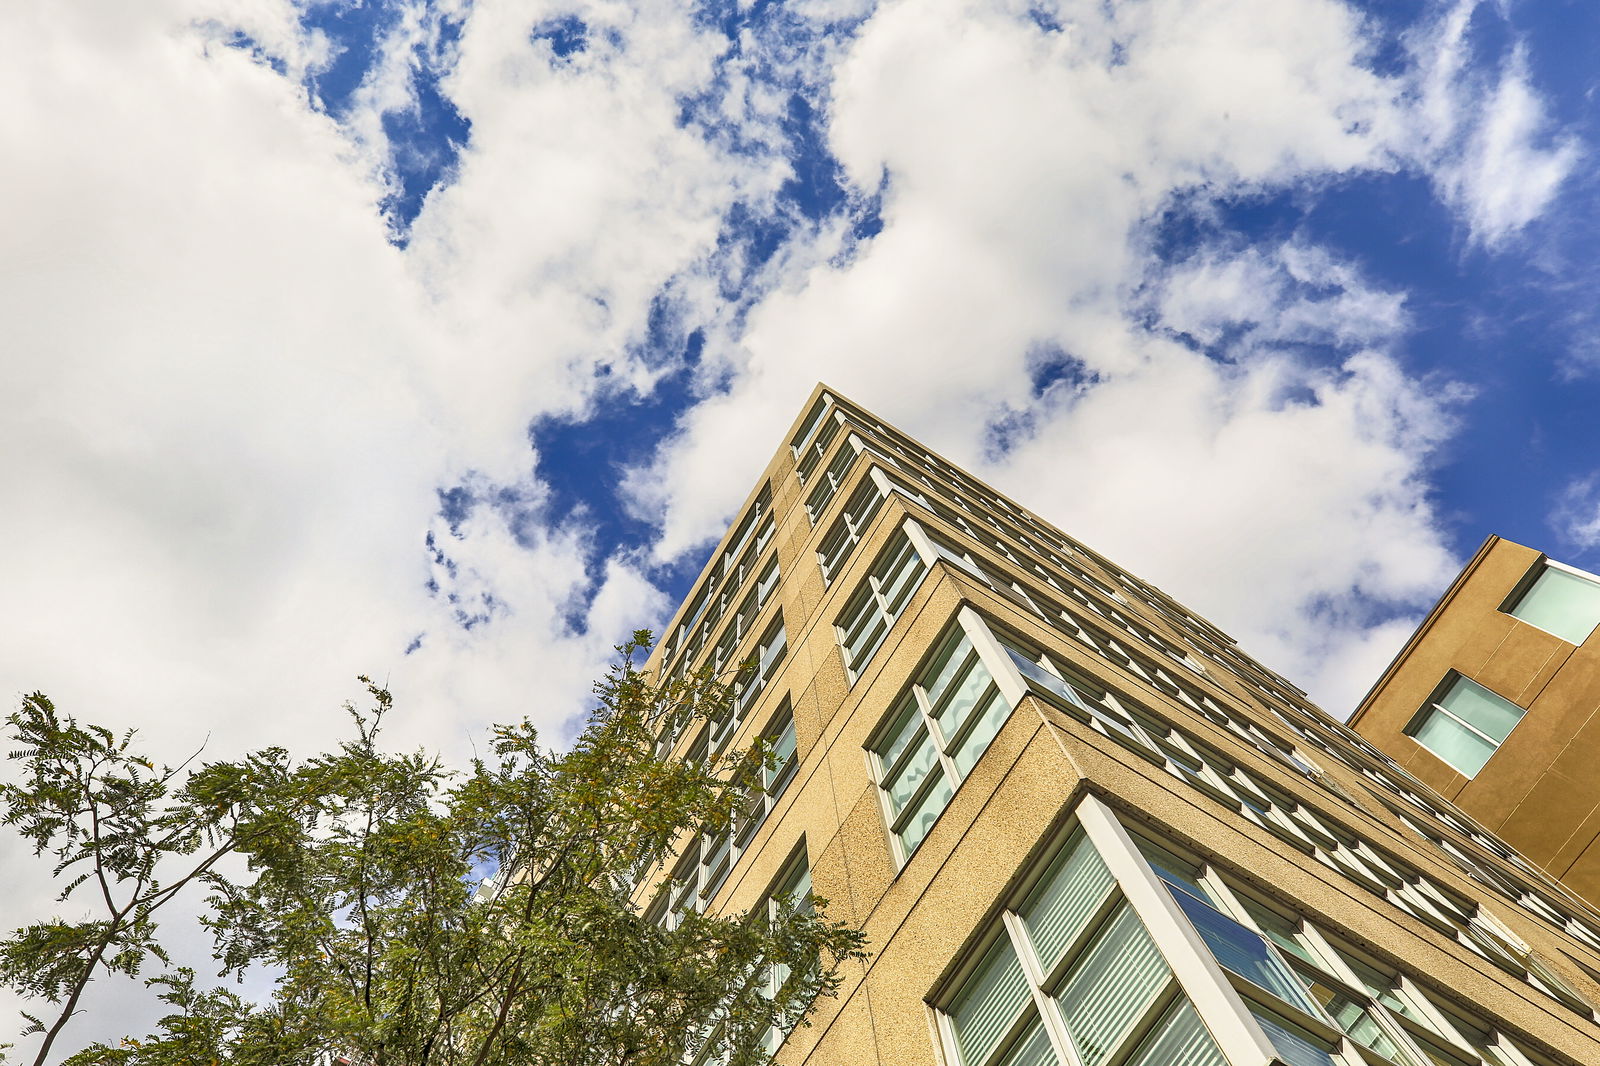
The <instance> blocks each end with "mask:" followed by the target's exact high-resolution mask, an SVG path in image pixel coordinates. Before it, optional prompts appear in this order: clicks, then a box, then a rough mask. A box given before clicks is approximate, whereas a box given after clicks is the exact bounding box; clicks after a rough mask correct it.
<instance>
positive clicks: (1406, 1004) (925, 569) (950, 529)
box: [640, 386, 1600, 1066]
mask: <svg viewBox="0 0 1600 1066" xmlns="http://www.w3.org/2000/svg"><path fill="white" fill-rule="evenodd" d="M705 664H709V665H711V666H713V667H714V668H716V669H718V670H722V671H735V670H737V671H738V674H737V692H738V695H737V697H736V701H735V707H734V710H733V711H732V712H731V714H730V716H729V718H728V720H726V721H723V722H719V723H714V724H712V725H709V726H707V727H705V728H704V729H702V730H701V731H699V732H698V733H696V734H694V735H685V736H682V737H672V738H663V743H664V744H667V745H670V746H671V747H672V750H674V751H675V752H676V753H677V754H678V755H680V756H681V757H683V758H697V759H703V758H709V757H713V756H715V755H716V753H718V752H721V751H726V750H729V748H730V747H737V746H739V745H743V744H748V743H750V741H751V740H752V739H753V738H755V737H758V736H766V737H768V738H770V739H771V740H772V741H773V743H774V747H775V749H776V750H777V751H778V752H779V758H778V765H777V766H776V767H775V768H774V769H773V770H772V771H771V772H770V773H768V774H767V776H766V778H765V780H763V781H762V782H760V783H759V786H758V787H759V790H760V791H759V802H758V803H757V805H756V808H755V811H754V813H753V815H752V816H751V817H750V818H749V819H747V820H746V821H745V822H743V823H742V824H740V825H738V826H736V827H734V828H733V829H731V830H730V831H729V832H728V833H726V834H724V835H722V836H720V837H717V838H705V837H696V838H694V839H686V840H683V841H681V844H680V847H679V849H678V855H677V858H676V860H675V862H674V863H673V864H672V865H670V866H669V867H666V868H663V870H661V871H660V874H661V877H662V881H661V882H660V883H659V884H660V886H664V887H648V886H647V887H645V888H643V889H641V893H640V899H641V901H642V902H644V903H645V904H646V905H648V906H649V907H651V908H652V911H651V913H652V914H653V915H654V916H655V917H656V918H657V920H659V921H662V922H665V923H670V922H672V921H674V920H675V915H676V914H680V913H682V912H683V911H684V910H685V909H689V908H702V909H707V910H712V911H716V912H728V911H736V912H746V911H751V910H756V911H759V909H761V908H765V907H771V906H776V905H779V903H778V902H777V901H781V900H784V899H787V898H791V897H792V896H793V895H794V894H796V893H800V894H804V893H806V892H811V893H814V895H815V896H816V897H818V898H823V899H826V901H827V904H826V906H827V910H828V913H829V914H830V915H832V916H834V917H837V918H841V919H844V920H846V921H848V922H850V923H852V924H854V925H856V926H858V927H860V928H862V929H864V930H865V931H866V934H867V936H868V938H869V941H870V943H869V947H870V949H871V951H872V955H871V957H870V958H869V959H867V960H866V961H864V962H859V963H850V964H848V965H847V967H846V968H845V970H844V972H843V985H842V987H841V989H840V994H839V995H838V996H837V997H836V998H832V999H827V1000H824V1001H822V1002H820V1003H819V1004H818V1006H817V1009H816V1011H815V1012H814V1013H813V1015H812V1017H811V1019H810V1024H809V1025H807V1026H803V1027H800V1028H797V1029H795V1030H794V1031H793V1032H791V1033H789V1034H787V1036H786V1038H785V1035H784V1034H777V1033H775V1034H773V1036H772V1038H773V1042H774V1044H775V1045H778V1044H780V1043H781V1047H779V1050H778V1060H779V1061H780V1062H784V1063H791V1064H801V1063H806V1064H816V1066H822V1064H829V1066H833V1064H837V1066H855V1064H882V1066H923V1064H926V1066H1053V1064H1060V1066H1265V1064H1267V1063H1273V1062H1277V1063H1283V1064H1286V1066H1335V1064H1337V1066H1362V1064H1366V1066H1383V1064H1395V1066H1430V1064H1432V1066H1551V1064H1564V1066H1588V1064H1594V1063H1600V1026H1597V1025H1596V1021H1595V1012H1594V1006H1593V1004H1594V1003H1595V1002H1597V1001H1600V984H1597V983H1596V980H1595V976H1596V975H1597V974H1600V916H1597V915H1596V914H1595V913H1594V912H1593V911H1592V910H1590V909H1589V908H1588V907H1586V906H1585V905H1584V904H1583V903H1582V902H1581V901H1579V900H1577V899H1575V898H1573V897H1572V896H1571V895H1569V894H1567V893H1566V892H1564V891H1563V890H1562V889H1561V887H1560V886H1559V885H1557V884H1556V883H1555V882H1553V881H1552V880H1550V879H1549V878H1548V877H1546V876H1544V875H1543V874H1542V873H1541V872H1540V871H1539V870H1538V869H1537V868H1535V867H1533V866H1531V865H1530V864H1528V863H1526V862H1524V861H1523V860H1521V859H1520V858H1519V857H1518V856H1517V854H1516V853H1515V852H1514V851H1512V850H1511V849H1510V848H1509V847H1507V846H1506V845H1504V844H1503V843H1501V842H1500V841H1499V840H1498V839H1497V838H1496V837H1494V836H1492V835H1490V834H1489V833H1487V832H1485V831H1483V830H1482V829H1481V828H1480V827H1479V826H1478V825H1477V824H1475V823H1474V822H1473V821H1471V820H1470V819H1468V818H1466V817H1464V816H1462V815H1461V814H1460V813H1459V812H1457V811H1456V810H1455V808H1454V807H1453V806H1452V805H1451V804H1450V803H1449V802H1448V801H1447V800H1445V799H1444V798H1442V797H1441V796H1440V795H1438V794H1437V792H1435V791H1434V790H1432V789H1430V788H1428V787H1427V786H1426V785H1424V784H1422V783H1420V782H1419V781H1418V780H1416V779H1415V778H1414V777H1412V776H1411V775H1410V774H1408V773H1407V772H1406V771H1405V770H1404V769H1403V768H1401V767H1400V766H1399V765H1397V764H1396V763H1395V762H1394V761H1393V760H1391V759H1389V758H1387V757H1386V756H1384V755H1382V754H1381V753H1380V752H1378V751H1377V750H1376V749H1375V748H1373V747H1372V746H1371V745H1369V744H1368V743H1366V742H1365V741H1364V740H1362V739H1361V738H1360V737H1359V736H1357V735H1356V734H1355V733H1354V732H1352V731H1351V730H1349V729H1347V728H1346V727H1344V726H1343V725H1341V724H1339V723H1337V722H1335V721H1333V720H1332V719H1330V718H1329V717H1328V716H1327V715H1325V714H1323V713H1322V712H1321V711H1319V710H1317V709H1316V708H1315V707H1313V706H1311V705H1310V704H1308V703H1307V701H1306V698H1305V695H1304V694H1303V693H1302V692H1300V691H1299V690H1298V689H1296V688H1294V687H1293V686H1292V685H1290V684H1289V683H1288V682H1286V681H1285V680H1284V679H1282V678H1281V677H1279V676H1277V675H1276V674H1274V673H1272V672H1271V671H1269V670H1267V669H1265V668H1264V667H1262V666H1260V665H1259V664H1257V663H1255V662H1254V661H1253V660H1251V659H1250V658H1249V657H1247V656H1246V655H1244V654H1243V653H1242V652H1240V651H1239V650H1238V648H1237V647H1235V645H1234V643H1233V641H1232V640H1230V639H1229V638H1228V637H1227V636H1226V635H1224V634H1223V633H1221V632H1220V631H1218V630H1217V629H1216V628H1215V627H1214V626H1212V625H1211V624H1209V623H1208V622H1206V621H1205V620H1204V619H1203V618H1201V617H1199V616H1198V615H1196V614H1194V613H1192V612H1190V611H1189V610H1187V609H1186V608H1184V607H1183V606H1181V605H1180V604H1178V603H1176V602H1175V601H1174V600H1172V599H1171V598H1170V597H1168V596H1167V595H1165V594H1164V593H1163V592H1161V591H1160V590H1159V589H1157V588H1154V587H1153V586H1151V585H1149V584H1147V583H1145V582H1143V581H1141V580H1140V579H1138V578H1137V577H1135V576H1134V575H1132V574H1130V573H1128V572H1127V571H1125V570H1123V569H1121V568H1119V567H1117V566H1116V565H1114V564H1113V563H1111V562H1110V561H1109V560H1107V559H1106V558H1104V557H1103V556H1101V555H1098V554H1096V553H1095V552H1093V551H1092V550H1090V549H1089V548H1088V547H1086V546H1084V545H1082V544H1080V543H1078V542H1077V541H1075V540H1073V539H1072V538H1071V537H1069V536H1067V535H1065V534H1064V533H1062V532H1061V531H1059V530H1057V529H1055V528H1053V527H1052V526H1050V525H1049V524H1048V523H1046V522H1044V521H1042V520H1040V519H1039V518H1038V517H1037V516H1035V515H1033V514H1032V513H1031V512H1029V511H1027V510H1026V509H1025V508H1023V507H1021V506H1019V505H1018V504H1016V503H1014V502H1012V501H1010V500H1008V499H1006V498H1005V497H1003V496H1001V495H1000V494H999V493H997V492H995V491H994V490H992V489H990V488H989V487H988V486H986V485H984V484H982V483H981V482H979V481H978V480H976V479H975V478H973V477H971V476H970V475H968V474H966V473H964V472H963V471H961V470H959V469H957V468H956V467H954V466H953V465H951V464H950V463H948V462H946V461H945V460H943V459H941V458H940V457H939V456H937V455H934V454H933V453H931V452H930V451H928V450H927V449H926V448H924V447H922V446H921V445H920V444H918V443H917V442H916V441H914V440H912V439H911V438H910V437H908V436H906V435H904V434H902V433H901V432H899V431H897V430H896V429H894V428H892V427H890V426H888V425H886V424H884V423H883V422H882V421H881V420H880V419H878V418H876V417H875V416H874V415H872V414H870V413H869V412H867V411H864V410H862V409H861V408H860V407H858V406H856V405H854V404H852V403H850V402H849V401H847V400H845V399H844V398H843V397H841V396H839V395H838V394H837V393H835V392H832V391H831V390H827V389H825V388H823V387H821V386H819V387H818V389H817V390H816V392H814V393H813V395H812V397H811V398H810V400H809V401H808V402H807V404H806V405H805V407H804V408H803V410H802V413H801V415H800V417H799V419H798V420H797V422H796V423H795V425H794V426H793V427H792V430H791V433H790V435H789V437H788V438H787V439H786V441H785V442H784V444H783V446H782V447H780V448H779V450H778V453H777V454H776V455H775V456H774V458H773V459H772V461H771V463H769V464H768V466H767V468H766V470H765V472H764V473H763V475H762V477H761V479H760V481H759V482H758V484H757V485H756V486H755V488H754V489H753V490H752V492H751V494H750V496H749V497H748V499H747V500H746V503H745V505H744V507H743V509H742V511H741V513H740V516H739V518H738V519H737V520H736V521H735V523H734V524H733V527H732V528H731V529H730V530H729V532H728V534H727V535H726V537H724V539H723V541H722V542H721V543H720V544H719V545H718V547H717V549H716V551H715V552H714V553H713V555H712V557H711V561H710V562H709V563H708V564H707V566H706V569H705V571H704V573H702V575H701V577H700V579H699V581H698V582H697V584H696V585H695V588H694V591H693V592H692V593H691V595H690V597H689V599H688V600H687V601H686V602H685V604H684V605H683V606H682V607H681V608H680V610H679V611H678V613H677V615H676V617H675V618H674V619H673V622H672V623H671V625H670V626H669V627H668V629H667V632H666V635H665V638H664V639H663V640H662V641H661V643H660V645H659V646H658V648H657V649H656V651H655V653H654V654H653V657H652V660H651V665H652V668H653V669H655V670H658V671H660V673H661V674H662V675H663V676H675V675H677V674H678V673H680V672H681V671H685V670H689V669H694V668H697V667H699V666H702V665H705ZM740 664H747V665H743V666H741V665H740ZM774 980H781V975H775V976H774ZM705 1061H707V1062H710V1061H714V1059H710V1058H707V1059H706V1060H705Z"/></svg>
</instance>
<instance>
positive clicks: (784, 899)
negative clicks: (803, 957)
mask: <svg viewBox="0 0 1600 1066" xmlns="http://www.w3.org/2000/svg"><path fill="white" fill-rule="evenodd" d="M813 906H814V903H813V901H812V898H811V866H810V863H809V862H808V861H807V858H806V851H805V847H804V846H803V845H802V846H801V848H800V850H799V852H798V853H797V854H796V855H795V857H794V858H792V859H790V860H789V864H788V865H787V866H786V867H784V870H783V872H782V873H781V874H779V875H778V883H777V885H776V886H775V887H774V888H773V889H772V891H771V892H769V893H767V898H766V899H765V900H763V901H762V902H761V903H759V904H757V911H758V913H761V914H764V915H765V917H766V918H767V920H768V921H778V920H779V919H781V918H784V917H786V916H788V915H791V914H809V913H811V909H812V907H813ZM792 977H794V972H793V971H792V970H791V969H790V968H789V967H788V966H785V965H783V964H782V963H779V964H777V965H775V966H772V967H770V968H769V969H768V970H767V973H766V988H765V989H764V991H765V994H766V996H767V998H768V999H775V998H777V995H778V993H779V992H781V991H782V990H783V987H784V985H786V984H788V982H789V980H790V979H791V978H792ZM798 1020H799V1018H798V1017H796V1018H792V1019H789V1020H788V1024H785V1025H775V1026H773V1027H772V1028H770V1029H768V1030H767V1033H766V1037H765V1038H764V1040H763V1044H764V1045H765V1047H766V1050H767V1054H769V1055H770V1054H772V1053H773V1052H775V1051H777V1050H778V1046H779V1045H780V1044H782V1043H783V1040H784V1037H786V1036H788V1035H789V1030H790V1029H791V1028H793V1023H794V1022H796V1021H798Z"/></svg>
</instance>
